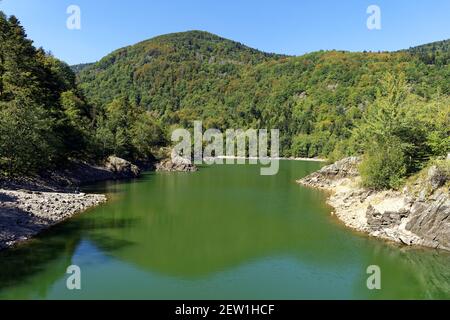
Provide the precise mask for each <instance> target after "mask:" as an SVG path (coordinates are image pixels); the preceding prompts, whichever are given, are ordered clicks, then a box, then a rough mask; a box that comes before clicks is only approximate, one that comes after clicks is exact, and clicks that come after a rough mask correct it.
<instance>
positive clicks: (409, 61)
mask: <svg viewBox="0 0 450 320" xmlns="http://www.w3.org/2000/svg"><path fill="white" fill-rule="evenodd" d="M429 53H430V54H431V53H432V56H433V58H431V59H428V58H426V57H429ZM446 54H448V41H447V42H440V43H438V44H430V45H425V46H421V47H418V48H413V49H410V50H405V51H402V52H395V53H351V52H342V51H320V52H314V53H310V54H307V55H304V56H300V57H291V56H285V55H277V54H269V53H264V52H261V51H258V50H255V49H251V48H249V47H247V46H245V45H243V44H240V43H237V42H234V41H230V40H227V39H224V38H221V37H218V36H215V35H213V34H210V33H207V32H201V31H190V32H183V33H175V34H169V35H165V36H160V37H156V38H153V39H150V40H147V41H144V42H141V43H138V44H136V45H133V46H129V47H126V48H122V49H119V50H116V51H115V52H113V53H111V54H109V55H108V56H106V57H105V58H103V59H101V60H100V61H99V62H97V63H93V64H85V65H79V66H75V67H72V68H70V67H69V66H68V65H66V64H65V63H63V62H61V61H59V60H57V59H56V58H54V57H53V56H51V55H49V54H47V53H46V52H44V50H42V49H36V48H35V47H34V46H33V45H32V41H31V40H29V39H27V37H26V34H25V31H24V29H23V28H22V27H21V26H20V23H19V21H18V20H17V19H16V18H15V17H6V16H5V15H4V14H3V13H0V173H2V174H3V175H5V174H6V175H11V174H29V173H30V172H38V171H39V170H41V169H42V168H48V167H52V166H60V165H62V164H64V163H65V162H66V161H67V160H68V159H71V158H75V159H84V160H90V161H95V160H101V159H103V158H104V157H106V156H108V155H111V154H115V155H117V156H119V157H123V158H125V159H128V160H131V161H145V160H147V159H148V158H150V157H151V156H152V153H153V151H154V149H155V148H159V147H160V146H163V145H167V137H168V133H169V132H170V130H171V128H173V127H178V126H182V127H187V128H189V127H191V126H192V121H193V120H203V123H204V126H205V128H212V127H214V128H218V129H222V130H225V129H228V128H242V129H246V128H254V129H258V128H268V129H271V128H275V129H280V134H281V148H282V150H281V153H282V155H284V156H303V157H316V156H324V157H328V158H331V159H334V158H341V157H344V156H346V155H354V154H364V155H365V157H366V159H367V160H366V161H365V162H364V166H363V167H364V168H365V172H368V174H367V176H368V177H369V178H367V179H366V181H367V184H368V185H371V186H373V187H383V188H384V187H397V186H398V185H399V184H400V182H401V181H402V179H403V178H404V177H406V176H408V175H409V174H411V173H414V172H416V171H417V170H419V169H420V168H421V167H423V166H424V165H425V164H426V163H427V161H428V160H429V159H433V158H436V157H440V156H444V155H446V154H447V152H450V138H449V136H450V98H449V97H450V67H449V65H448V60H447V59H443V58H442V57H444V56H445V55H446ZM74 70H75V71H77V72H78V74H77V77H76V76H75V74H74ZM76 78H77V79H76Z"/></svg>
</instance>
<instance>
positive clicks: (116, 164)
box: [105, 156, 141, 178]
mask: <svg viewBox="0 0 450 320" xmlns="http://www.w3.org/2000/svg"><path fill="white" fill-rule="evenodd" d="M105 168H106V169H107V170H109V171H111V172H112V173H114V174H115V175H116V176H117V177H119V178H136V177H138V176H139V174H140V173H141V172H140V170H139V168H138V167H137V166H135V165H134V164H132V163H131V162H129V161H126V160H124V159H121V158H118V157H115V156H110V157H109V158H108V159H107V160H106V163H105Z"/></svg>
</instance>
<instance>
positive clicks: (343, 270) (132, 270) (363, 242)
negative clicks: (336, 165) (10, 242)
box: [0, 161, 450, 299]
mask: <svg viewBox="0 0 450 320" xmlns="http://www.w3.org/2000/svg"><path fill="white" fill-rule="evenodd" d="M319 166H320V165H319V164H317V163H312V162H291V161H282V162H281V168H280V172H279V174H278V175H276V176H273V177H263V176H260V175H259V167H257V166H249V165H247V166H245V165H244V166H237V165H234V166H214V167H205V168H202V170H201V171H200V172H198V173H194V174H185V173H178V174H155V173H151V174H147V175H145V177H144V178H143V179H140V180H137V181H132V182H121V183H108V184H103V185H98V186H95V187H91V188H89V191H96V192H106V193H108V194H109V196H110V199H111V200H110V201H109V202H108V203H107V204H105V205H102V206H101V207H98V208H95V209H93V210H90V211H89V212H87V213H84V214H82V215H79V216H77V217H75V218H74V219H71V220H70V221H68V222H66V223H64V224H62V225H60V226H58V227H56V228H54V229H52V230H51V231H50V232H47V233H46V234H44V235H42V236H41V237H39V238H38V239H37V240H35V241H33V242H32V243H29V244H27V245H25V246H21V247H19V248H17V249H14V250H11V251H7V252H3V253H0V271H1V272H0V298H2V299H13V298H20V299H91V298H92V299H93V298H100V299H109V298H111V299H315V298H320V299H322V298H323V299H392V298H400V299H409V298H420V299H430V298H445V299H448V298H450V255H448V254H447V253H443V252H437V251H434V250H426V249H411V248H402V247H398V246H395V245H392V244H388V243H385V242H383V241H379V240H374V239H369V238H366V237H364V236H363V235H359V234H355V233H354V232H352V231H349V230H348V229H346V228H345V227H343V226H342V225H341V224H339V223H338V222H337V221H336V220H335V219H334V218H333V217H332V216H331V215H330V208H328V207H327V206H326V205H325V195H324V194H322V193H321V192H319V191H316V190H310V189H306V188H303V187H300V186H298V185H297V184H295V180H296V179H298V178H300V177H302V176H305V175H306V174H308V173H310V172H312V171H315V170H317V169H318V168H319ZM72 264H76V265H78V266H80V268H81V270H82V278H81V279H82V290H80V291H69V290H68V289H67V288H66V279H67V277H68V275H67V274H66V273H65V272H66V268H67V267H68V266H69V265H72ZM369 265H378V266H380V268H381V284H382V289H381V290H375V291H371V290H369V289H367V286H366V280H367V278H368V275H367V274H366V269H367V267H368V266H369Z"/></svg>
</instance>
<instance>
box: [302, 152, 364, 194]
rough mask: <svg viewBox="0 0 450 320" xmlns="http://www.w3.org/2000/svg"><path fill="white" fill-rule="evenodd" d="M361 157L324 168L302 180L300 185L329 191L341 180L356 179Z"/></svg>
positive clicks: (351, 158)
mask: <svg viewBox="0 0 450 320" xmlns="http://www.w3.org/2000/svg"><path fill="white" fill-rule="evenodd" d="M360 162H361V158H359V157H350V158H345V159H342V160H340V161H338V162H335V163H333V164H331V165H329V166H326V167H323V168H322V169H320V170H319V171H317V172H314V173H313V174H311V175H309V176H307V177H305V178H303V179H301V180H300V181H299V183H301V184H305V185H308V186H312V187H315V188H321V189H328V188H330V186H332V185H334V184H335V182H340V180H341V179H346V178H354V177H357V176H358V175H359V172H358V165H359V163H360Z"/></svg>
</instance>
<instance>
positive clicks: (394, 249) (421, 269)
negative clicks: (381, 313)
mask: <svg viewBox="0 0 450 320" xmlns="http://www.w3.org/2000/svg"><path fill="white" fill-rule="evenodd" d="M372 264H375V265H379V266H380V268H381V279H382V289H381V290H379V291H378V290H373V291H370V290H368V289H367V287H366V280H367V277H368V275H367V274H365V273H362V274H361V278H360V280H359V281H358V282H357V283H356V293H357V296H361V297H366V298H370V299H397V298H398V297H403V298H408V299H449V298H450V254H449V253H448V252H445V251H440V250H431V249H425V248H424V249H421V248H412V247H404V246H400V245H395V244H390V245H386V244H384V243H378V244H376V245H375V248H374V250H373V251H372V254H371V255H370V256H368V257H367V265H368V266H369V265H372Z"/></svg>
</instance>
